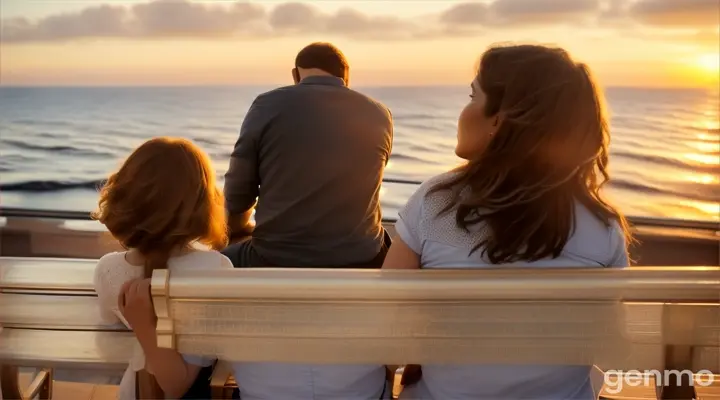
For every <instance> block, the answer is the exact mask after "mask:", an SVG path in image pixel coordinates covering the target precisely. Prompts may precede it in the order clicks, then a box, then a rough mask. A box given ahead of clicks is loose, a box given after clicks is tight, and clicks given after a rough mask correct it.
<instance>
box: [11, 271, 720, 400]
mask: <svg viewBox="0 0 720 400" xmlns="http://www.w3.org/2000/svg"><path fill="white" fill-rule="evenodd" d="M94 266H95V260H72V259H26V258H2V257H0V291H1V292H0V325H2V326H3V330H2V332H0V365H1V366H2V390H3V396H4V398H5V399H9V398H13V397H12V396H13V395H12V390H13V386H15V388H14V390H15V391H16V392H19V391H20V390H19V388H17V367H33V368H38V369H39V371H40V372H39V373H38V376H37V378H36V379H35V380H34V381H33V384H32V385H31V387H30V388H28V389H27V390H25V395H24V396H23V398H30V397H32V396H34V395H35V394H40V395H41V396H40V397H41V398H43V399H44V398H50V396H51V394H52V393H51V392H52V378H53V371H57V370H87V369H89V368H93V369H95V368H100V369H102V373H107V374H109V375H120V374H121V373H122V371H124V369H125V368H126V366H127V362H128V359H129V354H131V350H130V349H131V346H132V345H133V343H134V338H133V337H132V334H131V333H130V332H127V331H125V330H124V327H122V326H116V325H113V326H107V325H104V324H103V323H102V321H101V320H100V318H99V315H98V311H97V304H96V298H95V297H94V293H93V291H92V275H93V270H94ZM166 272H167V271H158V272H157V273H156V275H155V276H154V278H153V295H154V296H155V304H156V307H157V310H156V311H157V313H158V315H159V316H160V317H161V319H160V322H159V326H158V327H159V335H160V340H161V343H164V344H165V345H166V346H175V347H176V348H177V349H179V350H180V351H183V352H189V353H200V354H208V355H214V356H217V355H219V356H220V358H222V359H224V360H228V361H231V360H245V361H261V360H274V361H285V362H292V361H303V362H315V363H321V362H340V363H350V362H366V361H367V362H378V363H388V364H397V365H403V364H406V363H426V362H438V361H442V362H454V363H467V362H522V363H524V362H528V361H533V360H534V361H543V362H550V363H562V362H568V361H575V362H580V361H582V362H588V363H593V364H598V365H599V366H601V367H602V368H603V369H623V370H628V369H648V368H647V367H653V369H662V368H664V367H668V366H675V367H676V368H673V369H692V370H695V371H697V370H702V369H708V370H711V371H713V372H716V373H717V372H718V370H720V368H719V366H718V363H720V357H718V356H719V355H720V353H718V348H720V345H719V344H718V342H719V341H720V336H719V335H718V332H720V330H718V329H719V328H718V327H719V326H720V324H719V323H718V320H717V319H718V318H720V314H718V311H719V309H718V303H719V302H720V299H718V296H720V269H718V268H705V269H702V268H668V269H630V270H627V271H606V270H583V271H578V270H568V269H559V270H542V271H538V270H533V271H518V270H512V269H504V270H485V271H478V270H475V271H422V273H417V272H409V271H367V270H365V271H352V270H344V271H339V270H277V269H262V270H233V271H214V272H212V273H208V272H207V271H204V272H198V273H195V272H183V273H173V274H172V275H171V276H168V275H167V274H166ZM621 300H622V303H620V301H621ZM668 302H670V303H668ZM588 315H592V316H593V317H594V318H588ZM620 316H623V318H624V319H622V321H624V322H623V324H621V325H620V328H623V327H624V329H625V332H627V335H626V336H625V337H620V336H618V335H617V332H618V326H617V325H616V326H615V328H614V329H608V326H612V325H613V324H612V321H617V320H619V318H620ZM488 321H490V322H491V323H488ZM621 331H622V330H621ZM299 335H303V336H305V338H304V339H298V337H297V336H299ZM573 335H574V336H573ZM628 337H629V338H630V339H631V340H624V339H625V338H628ZM478 339H482V340H478ZM538 340H539V342H538ZM538 343H540V345H538ZM518 346H519V347H518ZM623 346H625V348H632V349H634V350H635V351H634V352H633V354H632V356H631V357H626V355H625V354H623V353H622V351H621V350H622V349H623ZM319 348H322V349H323V351H318V349H319ZM328 348H332V349H334V350H335V351H328ZM508 348H512V349H513V352H507V351H505V350H507V349H508ZM518 348H523V349H525V351H523V352H521V354H518V351H517V349H518ZM503 349H505V350H503ZM691 349H692V350H693V352H686V353H684V354H683V353H682V352H681V351H680V350H691ZM669 350H672V352H671V351H669ZM671 353H672V354H671ZM673 363H675V364H673ZM680 367H682V368H680ZM223 371H224V372H223ZM231 378H232V377H231V376H230V370H229V369H227V365H223V366H220V367H218V368H216V374H215V376H214V379H213V385H214V386H216V389H218V393H221V394H222V392H223V391H225V393H226V394H227V392H228V390H227V389H231V388H232V379H231ZM639 389H641V388H626V390H624V391H623V392H622V393H620V394H619V395H618V396H619V397H618V396H616V397H614V398H623V397H622V396H625V394H626V393H629V391H637V390H639ZM644 389H645V392H647V391H648V390H647V389H648V388H644ZM649 389H651V391H652V388H649ZM685 389H687V388H685ZM667 393H668V392H667V391H665V392H664V393H663V397H666V396H667V395H668V394H667ZM606 394H608V393H606ZM644 395H645V394H644ZM651 395H652V394H651ZM651 395H650V396H651ZM633 396H634V394H633ZM647 398H652V397H647ZM666 398H667V397H666Z"/></svg>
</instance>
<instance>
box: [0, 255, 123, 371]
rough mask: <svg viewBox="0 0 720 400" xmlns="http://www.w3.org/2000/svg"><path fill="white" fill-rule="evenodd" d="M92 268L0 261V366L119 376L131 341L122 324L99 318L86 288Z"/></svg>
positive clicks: (91, 264) (68, 262) (87, 263)
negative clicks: (100, 371)
mask: <svg viewBox="0 0 720 400" xmlns="http://www.w3.org/2000/svg"><path fill="white" fill-rule="evenodd" d="M96 264H97V260H78V259H52V258H50V259H41V258H13V257H0V326H1V327H2V331H0V364H2V363H9V364H12V365H21V366H34V367H68V368H78V369H84V368H92V369H104V370H113V371H116V372H119V373H122V371H123V370H124V369H125V368H126V367H127V363H128V360H129V358H130V355H131V354H132V348H133V344H134V343H135V338H134V336H133V335H132V333H131V332H129V331H128V330H127V329H126V328H125V326H124V325H122V324H119V323H118V324H107V323H106V322H104V321H103V320H102V318H101V316H100V311H99V307H98V304H97V297H96V294H95V291H94V289H93V284H92V280H93V272H94V270H95V265H96ZM106 373H107V371H106Z"/></svg>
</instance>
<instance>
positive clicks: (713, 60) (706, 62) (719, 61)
mask: <svg viewBox="0 0 720 400" xmlns="http://www.w3.org/2000/svg"><path fill="white" fill-rule="evenodd" d="M697 65H698V66H699V67H700V68H702V70H703V71H706V72H711V73H713V72H714V73H718V72H720V53H709V54H703V55H701V56H700V57H698V59H697Z"/></svg>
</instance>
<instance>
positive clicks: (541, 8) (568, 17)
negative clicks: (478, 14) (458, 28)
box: [490, 0, 600, 24]
mask: <svg viewBox="0 0 720 400" xmlns="http://www.w3.org/2000/svg"><path fill="white" fill-rule="evenodd" d="M490 9H491V11H492V12H493V17H494V18H496V19H497V21H496V23H523V24H535V23H561V22H573V21H576V20H578V19H580V18H583V17H592V16H596V15H597V14H598V13H599V12H600V1H599V0H496V1H495V2H494V3H492V5H491V6H490Z"/></svg>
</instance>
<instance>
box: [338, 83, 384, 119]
mask: <svg viewBox="0 0 720 400" xmlns="http://www.w3.org/2000/svg"><path fill="white" fill-rule="evenodd" d="M349 91H351V92H352V93H354V94H355V95H357V96H360V97H361V98H362V99H364V100H365V101H367V102H368V103H370V104H372V105H374V106H375V107H376V108H377V109H378V110H379V111H381V112H382V113H384V114H385V115H386V116H387V117H388V118H389V119H392V113H391V112H390V109H389V108H388V107H387V106H386V105H385V104H383V103H381V102H380V101H378V100H375V99H374V98H372V97H370V96H369V95H366V94H365V93H361V92H358V91H357V90H353V89H349Z"/></svg>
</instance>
